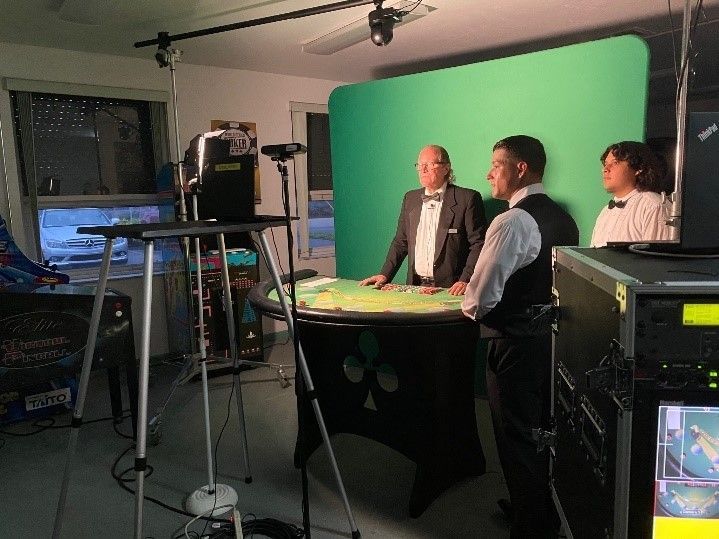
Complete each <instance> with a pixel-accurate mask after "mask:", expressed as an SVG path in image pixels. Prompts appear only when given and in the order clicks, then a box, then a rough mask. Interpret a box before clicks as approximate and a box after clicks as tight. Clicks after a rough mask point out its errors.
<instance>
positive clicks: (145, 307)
mask: <svg viewBox="0 0 719 539" xmlns="http://www.w3.org/2000/svg"><path fill="white" fill-rule="evenodd" d="M153 256H154V243H153V242H152V241H151V240H150V241H145V263H144V265H143V269H142V338H141V342H140V366H139V370H140V376H139V383H138V392H137V445H136V447H135V483H136V485H135V487H136V488H135V539H142V503H143V499H144V495H145V488H144V487H145V469H146V468H147V457H146V456H145V449H146V447H147V387H148V380H149V374H150V321H151V319H152V318H151V312H152V262H153Z"/></svg>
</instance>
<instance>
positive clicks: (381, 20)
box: [367, 0, 406, 47]
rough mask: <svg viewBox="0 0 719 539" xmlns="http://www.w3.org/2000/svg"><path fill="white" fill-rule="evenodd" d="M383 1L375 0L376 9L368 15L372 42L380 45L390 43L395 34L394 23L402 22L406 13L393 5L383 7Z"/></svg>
mask: <svg viewBox="0 0 719 539" xmlns="http://www.w3.org/2000/svg"><path fill="white" fill-rule="evenodd" d="M382 2H383V0H375V6H376V9H374V10H373V11H370V14H369V15H368V16H367V18H368V19H369V28H370V37H371V39H372V43H374V44H375V45H377V46H380V47H381V46H384V45H389V42H390V41H392V37H393V35H394V24H395V23H396V22H400V21H401V20H402V16H403V15H404V14H405V13H406V12H403V11H397V10H396V9H394V8H392V7H388V8H383V7H382Z"/></svg>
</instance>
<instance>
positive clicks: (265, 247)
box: [257, 231, 360, 539]
mask: <svg viewBox="0 0 719 539" xmlns="http://www.w3.org/2000/svg"><path fill="white" fill-rule="evenodd" d="M257 235H258V236H259V238H260V245H261V246H262V252H263V255H264V257H265V260H266V261H267V266H268V268H269V270H270V274H271V275H272V281H273V282H274V283H275V288H276V290H277V297H278V298H279V300H280V305H281V306H282V312H283V313H284V314H285V321H286V322H287V329H288V331H289V333H290V337H292V338H294V334H295V328H294V324H293V321H292V316H291V314H290V309H289V306H288V305H287V300H286V299H285V295H284V294H283V293H282V282H281V280H280V275H279V272H278V271H277V266H276V264H275V261H274V259H273V258H272V251H271V250H270V245H269V243H268V242H267V236H265V233H264V231H259V232H258V233H257ZM297 361H298V364H299V365H298V367H299V368H300V369H301V371H302V378H303V380H304V382H305V387H306V389H307V394H308V396H309V398H310V400H311V402H312V408H313V410H314V412H315V417H316V418H317V424H318V425H319V428H320V433H321V434H322V440H323V441H324V445H325V448H326V449H327V454H328V455H329V458H330V464H331V465H332V471H333V473H334V476H335V480H336V482H337V488H338V490H339V491H340V497H341V498H342V503H343V504H344V507H345V513H347V520H348V521H349V524H350V529H351V530H352V537H353V539H356V538H359V537H360V532H359V530H358V529H357V525H356V524H355V520H354V516H353V515H352V509H351V508H350V503H349V500H348V499H347V493H346V492H345V487H344V483H343V482H342V476H341V475H340V470H339V468H338V466H337V460H336V459H335V454H334V451H333V450H332V444H331V443H330V437H329V434H328V433H327V427H326V426H325V421H324V418H323V417H322V411H321V410H320V405H319V402H318V401H317V396H316V394H315V388H314V385H313V384H312V377H311V376H310V371H309V369H308V368H307V362H306V361H305V354H304V352H303V351H302V345H300V346H299V357H298V358H297Z"/></svg>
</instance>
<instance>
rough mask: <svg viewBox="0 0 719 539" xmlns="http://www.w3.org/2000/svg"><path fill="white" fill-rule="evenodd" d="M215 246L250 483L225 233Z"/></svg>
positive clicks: (248, 455) (243, 453) (247, 481)
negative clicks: (218, 255) (218, 254)
mask: <svg viewBox="0 0 719 539" xmlns="http://www.w3.org/2000/svg"><path fill="white" fill-rule="evenodd" d="M217 246H218V248H219V251H220V264H221V265H222V290H223V292H224V296H225V315H226V317H227V338H228V340H229V341H230V355H231V356H232V361H233V366H232V375H233V376H234V377H235V388H236V389H237V393H236V396H237V417H238V418H239V420H240V442H241V443H242V455H243V457H244V462H245V483H252V473H251V472H250V452H249V449H248V447H247V430H246V425H245V408H244V405H243V403H242V384H241V383H240V364H239V358H238V357H237V356H238V354H237V340H236V337H235V312H234V311H233V310H232V290H231V289H230V273H229V271H228V269H227V250H226V249H225V235H224V234H218V235H217Z"/></svg>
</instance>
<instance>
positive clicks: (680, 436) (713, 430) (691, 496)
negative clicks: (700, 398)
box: [653, 406, 719, 539]
mask: <svg viewBox="0 0 719 539" xmlns="http://www.w3.org/2000/svg"><path fill="white" fill-rule="evenodd" d="M653 537H654V538H656V539H668V538H675V537H677V538H678V537H719V407H699V406H660V407H659V421H658V429H657V461H656V475H655V486H654V533H653Z"/></svg>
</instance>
